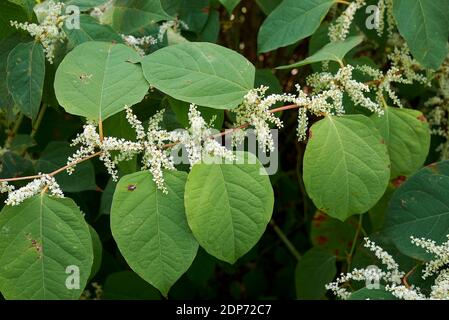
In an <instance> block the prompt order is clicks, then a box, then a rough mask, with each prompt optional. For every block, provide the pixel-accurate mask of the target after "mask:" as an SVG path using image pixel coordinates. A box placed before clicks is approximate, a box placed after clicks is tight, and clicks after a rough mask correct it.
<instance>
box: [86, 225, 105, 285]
mask: <svg viewBox="0 0 449 320" xmlns="http://www.w3.org/2000/svg"><path fill="white" fill-rule="evenodd" d="M89 232H90V237H91V241H92V250H93V255H94V260H93V263H92V269H91V272H90V276H89V280H91V279H92V278H93V277H95V275H96V274H97V272H98V270H100V267H101V260H102V255H103V246H102V244H101V240H100V237H99V236H98V233H97V231H95V229H94V228H92V226H90V225H89Z"/></svg>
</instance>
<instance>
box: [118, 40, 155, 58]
mask: <svg viewBox="0 0 449 320" xmlns="http://www.w3.org/2000/svg"><path fill="white" fill-rule="evenodd" d="M122 39H123V41H125V43H126V44H127V45H128V46H129V47H131V48H133V49H134V50H136V51H137V53H138V54H140V55H141V56H142V57H143V56H145V50H146V49H147V48H148V47H149V46H152V45H155V44H156V43H157V39H155V38H154V37H152V36H144V37H134V36H132V35H124V34H122Z"/></svg>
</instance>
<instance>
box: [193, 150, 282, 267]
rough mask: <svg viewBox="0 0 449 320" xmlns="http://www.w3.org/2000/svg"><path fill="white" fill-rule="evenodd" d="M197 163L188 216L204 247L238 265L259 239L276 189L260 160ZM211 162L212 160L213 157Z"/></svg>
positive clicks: (243, 155)
mask: <svg viewBox="0 0 449 320" xmlns="http://www.w3.org/2000/svg"><path fill="white" fill-rule="evenodd" d="M237 157H238V159H237V161H236V163H233V164H226V163H222V164H220V163H201V164H196V165H194V166H193V168H192V170H191V171H190V173H189V177H188V179H187V184H186V193H185V206H186V213H187V220H188V222H189V226H190V228H191V229H192V232H193V234H194V236H195V238H196V239H197V240H198V242H199V243H200V245H201V246H202V247H203V248H204V249H205V250H206V251H207V252H208V253H209V254H211V255H213V256H214V257H216V258H218V259H220V260H223V261H226V262H229V263H234V262H235V261H236V260H237V259H238V258H240V257H241V256H243V255H244V254H245V253H247V252H248V251H249V250H250V249H251V248H252V247H253V246H254V245H255V244H256V243H257V241H258V240H259V239H260V237H261V236H262V234H263V233H264V231H265V228H266V226H267V224H268V222H269V221H270V219H271V214H272V212H273V202H274V199H273V189H272V187H271V184H270V179H269V178H268V176H267V175H266V171H265V169H264V168H263V167H262V165H261V164H260V162H259V161H258V160H257V158H256V157H255V156H254V155H252V154H250V153H246V152H245V153H243V152H238V153H237ZM211 162H212V161H211Z"/></svg>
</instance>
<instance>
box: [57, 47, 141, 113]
mask: <svg viewBox="0 0 449 320" xmlns="http://www.w3.org/2000/svg"><path fill="white" fill-rule="evenodd" d="M139 59H140V56H139V55H138V53H137V52H135V51H134V50H133V49H131V48H129V47H127V46H125V45H123V44H113V43H106V42H96V41H89V42H85V43H82V44H80V45H79V46H77V47H76V48H75V49H73V50H72V51H71V52H70V53H68V54H67V55H66V56H65V58H64V60H63V61H62V62H61V64H60V65H59V68H58V70H57V71H56V77H55V93H56V98H57V99H58V102H59V103H60V105H61V106H63V107H64V109H65V110H66V111H67V112H68V113H71V114H75V115H79V116H84V117H86V118H88V119H91V120H96V121H99V120H105V119H106V118H108V117H110V116H112V115H114V114H116V113H118V112H120V111H121V110H123V109H124V106H125V105H128V106H131V105H133V104H136V103H138V102H140V101H141V100H142V99H143V97H144V96H145V94H146V93H147V91H148V88H149V85H148V83H147V82H146V81H145V79H144V77H143V75H142V70H141V68H140V66H139V65H137V64H134V63H133V62H136V61H139Z"/></svg>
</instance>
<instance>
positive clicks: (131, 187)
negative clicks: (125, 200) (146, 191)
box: [128, 184, 137, 191]
mask: <svg viewBox="0 0 449 320" xmlns="http://www.w3.org/2000/svg"><path fill="white" fill-rule="evenodd" d="M136 188H137V186H136V185H135V184H130V185H128V191H134V190H136Z"/></svg>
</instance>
